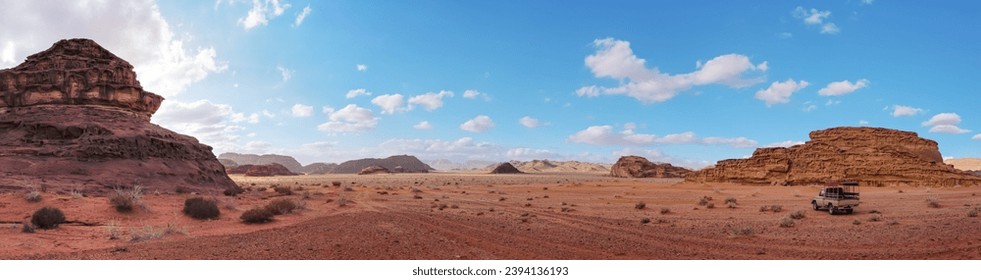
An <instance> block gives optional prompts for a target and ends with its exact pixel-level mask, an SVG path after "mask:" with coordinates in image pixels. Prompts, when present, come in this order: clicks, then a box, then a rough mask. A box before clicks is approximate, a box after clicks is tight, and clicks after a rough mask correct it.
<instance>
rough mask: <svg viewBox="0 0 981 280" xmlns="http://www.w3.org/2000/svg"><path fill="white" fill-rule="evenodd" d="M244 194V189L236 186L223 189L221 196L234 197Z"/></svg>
mask: <svg viewBox="0 0 981 280" xmlns="http://www.w3.org/2000/svg"><path fill="white" fill-rule="evenodd" d="M244 192H245V189H243V188H242V187H239V186H237V185H236V186H234V187H229V188H227V189H225V191H223V192H222V194H224V195H226V196H236V195H239V194H241V193H244Z"/></svg>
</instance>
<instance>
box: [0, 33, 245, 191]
mask: <svg viewBox="0 0 981 280" xmlns="http://www.w3.org/2000/svg"><path fill="white" fill-rule="evenodd" d="M162 101H163V98H162V97H160V96H159V95H156V94H153V93H151V92H148V91H145V90H144V89H143V87H142V86H140V83H139V81H138V80H137V79H136V73H135V72H133V66H132V65H130V64H129V63H128V62H126V61H125V60H123V59H121V58H119V57H117V56H116V55H114V54H112V53H111V52H109V51H108V50H106V49H104V48H102V47H101V46H99V44H97V43H96V42H94V41H92V40H89V39H70V40H61V41H58V42H56V43H55V44H54V45H53V46H52V47H51V48H49V49H48V50H45V51H43V52H40V53H37V54H34V55H31V56H29V57H27V60H26V61H25V62H24V63H22V64H20V65H18V66H16V67H14V68H12V69H4V70H0V174H2V176H0V188H8V189H9V188H14V189H16V188H29V187H47V188H49V189H50V188H54V189H76V190H81V191H85V192H101V191H104V190H106V189H107V187H115V186H123V187H129V186H133V185H141V186H144V187H146V188H147V190H160V191H173V190H175V189H176V188H178V187H185V188H190V189H196V190H201V191H205V190H212V189H217V190H220V189H226V188H233V187H235V183H234V182H232V180H231V179H229V178H228V175H226V174H225V169H224V167H223V166H222V165H221V163H219V162H218V160H217V159H216V158H215V156H214V154H213V153H212V152H211V147H209V146H207V145H204V144H201V143H199V142H198V141H197V140H196V139H195V138H193V137H189V136H185V135H181V134H177V133H175V132H173V131H170V130H167V129H164V128H162V127H160V126H157V125H155V124H152V123H150V117H151V116H152V115H153V113H154V112H156V110H157V109H158V108H159V107H160V104H161V102H162Z"/></svg>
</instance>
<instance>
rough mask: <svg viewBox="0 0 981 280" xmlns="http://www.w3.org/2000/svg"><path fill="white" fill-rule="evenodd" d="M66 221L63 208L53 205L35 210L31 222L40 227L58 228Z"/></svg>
mask: <svg viewBox="0 0 981 280" xmlns="http://www.w3.org/2000/svg"><path fill="white" fill-rule="evenodd" d="M64 222H65V214H64V213H62V212H61V209H58V208H54V207H51V206H46V207H44V208H41V209H38V210H37V211H34V215H31V224H33V225H34V227H36V228H39V229H53V228H57V227H58V225H60V224H62V223H64Z"/></svg>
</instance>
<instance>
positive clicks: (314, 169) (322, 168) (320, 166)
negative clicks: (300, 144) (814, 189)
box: [301, 162, 337, 174]
mask: <svg viewBox="0 0 981 280" xmlns="http://www.w3.org/2000/svg"><path fill="white" fill-rule="evenodd" d="M334 169H337V164H336V163H323V162H315V163H311V164H308V165H306V166H304V167H303V169H302V170H301V171H302V172H303V173H306V174H328V173H333V172H334Z"/></svg>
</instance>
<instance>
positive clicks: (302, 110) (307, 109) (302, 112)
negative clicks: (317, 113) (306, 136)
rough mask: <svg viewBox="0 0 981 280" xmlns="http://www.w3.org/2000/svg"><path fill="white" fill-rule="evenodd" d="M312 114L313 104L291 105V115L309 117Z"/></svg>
mask: <svg viewBox="0 0 981 280" xmlns="http://www.w3.org/2000/svg"><path fill="white" fill-rule="evenodd" d="M312 115H313V106H307V105H303V104H299V103H297V104H295V105H293V116H294V117H301V118H302V117H309V116H312Z"/></svg>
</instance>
